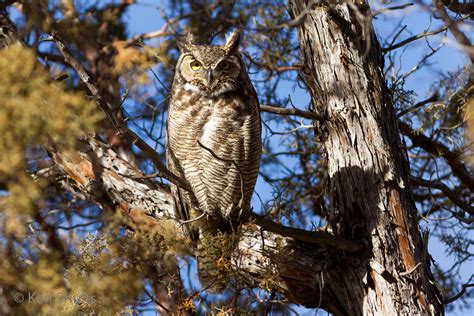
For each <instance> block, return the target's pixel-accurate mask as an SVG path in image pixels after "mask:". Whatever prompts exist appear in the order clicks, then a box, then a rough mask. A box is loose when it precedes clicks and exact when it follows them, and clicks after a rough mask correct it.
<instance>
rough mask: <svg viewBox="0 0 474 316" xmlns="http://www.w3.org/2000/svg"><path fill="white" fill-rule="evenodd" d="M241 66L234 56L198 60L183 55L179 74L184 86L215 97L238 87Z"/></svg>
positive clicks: (189, 89)
mask: <svg viewBox="0 0 474 316" xmlns="http://www.w3.org/2000/svg"><path fill="white" fill-rule="evenodd" d="M240 70H241V66H240V63H239V59H238V58H237V57H236V56H224V58H220V59H217V60H211V61H209V60H206V63H205V62H201V61H199V60H198V59H197V58H195V57H194V56H192V55H187V56H183V58H182V61H181V63H180V74H181V77H182V78H183V79H184V81H185V85H184V88H185V89H186V90H188V91H192V92H195V93H199V94H201V95H203V96H207V97H217V96H220V95H222V94H224V93H227V92H231V91H235V90H237V89H238V88H239V84H238V77H239V74H240Z"/></svg>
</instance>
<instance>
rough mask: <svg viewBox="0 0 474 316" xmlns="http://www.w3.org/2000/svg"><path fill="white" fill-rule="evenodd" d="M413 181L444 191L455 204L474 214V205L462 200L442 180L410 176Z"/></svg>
mask: <svg viewBox="0 0 474 316" xmlns="http://www.w3.org/2000/svg"><path fill="white" fill-rule="evenodd" d="M410 179H411V181H412V182H413V183H414V184H416V185H419V186H422V187H427V188H432V189H436V190H440V191H441V192H443V193H444V194H445V195H446V196H447V197H448V198H449V199H450V200H451V201H452V202H453V203H454V204H456V205H457V206H459V207H460V208H462V209H463V210H464V211H466V212H467V213H469V214H471V215H474V207H473V206H471V205H469V204H468V203H466V202H464V201H463V200H461V199H460V198H459V197H458V195H456V194H455V193H454V192H453V191H452V190H451V189H450V188H449V187H448V186H447V185H446V184H444V183H442V182H441V181H429V180H425V179H422V178H418V177H414V176H411V177H410Z"/></svg>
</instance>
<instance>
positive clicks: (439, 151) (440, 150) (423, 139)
mask: <svg viewBox="0 0 474 316" xmlns="http://www.w3.org/2000/svg"><path fill="white" fill-rule="evenodd" d="M398 126H399V127H400V131H401V132H402V133H403V134H404V135H406V136H408V138H410V140H411V141H412V143H413V145H414V146H416V147H420V148H423V149H424V150H426V151H427V152H429V153H430V154H432V155H434V156H435V157H441V158H443V159H445V160H446V162H447V163H448V165H449V166H450V167H451V170H452V171H453V174H454V175H455V176H456V177H458V178H459V180H460V181H461V182H462V183H463V184H464V185H465V186H466V187H467V188H468V189H469V190H471V191H474V178H473V177H472V175H471V174H470V172H469V169H468V167H466V166H465V165H464V164H463V163H462V161H461V159H460V154H459V153H455V152H452V151H451V150H449V148H448V147H446V145H444V144H441V143H438V142H436V141H434V140H432V139H430V138H429V137H427V136H425V135H423V133H421V132H416V131H415V130H413V129H412V128H411V127H410V126H409V125H408V124H406V123H404V122H401V121H399V122H398Z"/></svg>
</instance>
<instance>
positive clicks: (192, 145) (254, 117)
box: [168, 88, 261, 217]
mask: <svg viewBox="0 0 474 316" xmlns="http://www.w3.org/2000/svg"><path fill="white" fill-rule="evenodd" d="M248 101H250V102H248ZM168 130H169V131H172V132H170V133H169V135H168V141H169V144H168V146H169V149H170V150H171V151H172V153H173V155H174V157H175V159H176V161H177V162H178V164H179V167H180V168H179V169H181V170H182V172H181V176H183V177H184V178H185V179H186V180H187V181H188V182H189V183H190V184H191V187H192V188H193V191H194V193H195V195H196V198H197V200H198V202H199V207H200V208H202V209H203V211H206V212H209V213H211V214H215V213H216V212H217V213H220V214H221V215H224V217H227V216H228V215H229V214H231V213H232V212H233V211H234V210H235V209H237V208H238V207H239V205H240V207H244V208H247V207H249V204H250V198H251V194H252V192H253V187H254V184H255V179H256V176H257V173H258V162H259V159H260V154H261V144H260V121H259V114H258V108H257V103H255V102H254V100H245V99H244V98H243V96H242V94H237V93H229V94H227V95H226V96H221V97H218V98H210V97H206V96H203V95H200V94H198V93H193V92H191V91H187V90H185V89H184V88H182V89H181V88H179V89H175V90H174V91H173V94H172V98H171V102H170V113H169V117H168ZM242 191H243V192H242ZM242 193H243V195H244V196H243V197H242ZM241 199H242V201H241Z"/></svg>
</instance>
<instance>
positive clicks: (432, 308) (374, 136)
mask: <svg viewBox="0 0 474 316" xmlns="http://www.w3.org/2000/svg"><path fill="white" fill-rule="evenodd" d="M289 3H290V10H291V14H292V16H293V18H294V19H295V21H297V20H298V19H301V20H300V21H302V22H301V23H299V25H298V31H299V38H300V44H301V53H302V70H301V73H302V74H303V77H304V80H305V82H306V84H307V86H308V89H309V91H310V93H311V97H312V103H313V106H314V110H315V111H316V112H319V113H323V114H326V115H327V120H326V121H325V122H323V123H321V124H318V125H317V126H316V129H315V130H316V134H317V136H318V137H320V139H321V141H322V142H323V144H324V146H325V149H326V152H327V159H328V168H329V177H330V187H329V190H328V192H329V196H330V200H331V211H330V214H328V221H329V224H330V225H331V227H332V229H333V231H334V233H335V234H336V235H339V236H341V237H344V238H346V239H350V240H362V241H365V242H366V243H367V246H368V250H367V252H366V253H365V254H363V255H360V256H359V255H357V256H353V255H344V254H341V256H343V258H344V259H343V262H344V264H341V265H339V266H337V265H336V266H333V267H332V268H333V270H328V271H327V273H329V274H330V276H329V277H328V278H327V281H326V282H328V283H329V282H332V284H331V285H330V286H329V288H330V289H331V290H333V291H335V292H336V293H332V294H333V295H331V296H332V297H334V299H335V300H336V301H335V303H334V304H332V306H331V308H332V309H333V310H332V312H334V313H336V314H344V315H419V314H423V315H425V314H435V315H439V314H442V313H443V306H442V302H441V301H440V300H441V298H440V296H439V294H438V292H437V290H436V287H435V286H434V285H433V283H432V278H431V273H430V268H429V264H428V257H427V252H426V247H427V245H426V239H425V240H423V239H422V237H421V235H420V230H419V226H418V224H417V211H416V208H415V205H414V202H413V199H412V196H411V192H410V183H409V166H408V163H407V160H406V157H405V150H404V148H403V146H402V144H401V142H400V137H399V133H398V127H397V123H396V116H395V115H394V110H393V108H392V106H391V104H390V101H389V97H388V95H387V89H386V87H385V82H384V78H383V71H382V70H383V56H382V53H381V50H380V47H379V44H378V41H377V38H376V36H375V34H374V31H373V28H372V24H371V19H370V14H371V13H370V11H369V8H368V6H367V5H365V4H360V2H355V3H350V4H338V5H335V4H324V5H323V4H316V3H318V2H314V1H304V0H290V1H289ZM309 6H311V7H309ZM310 9H311V10H310ZM305 15H306V16H305ZM303 16H305V17H303Z"/></svg>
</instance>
